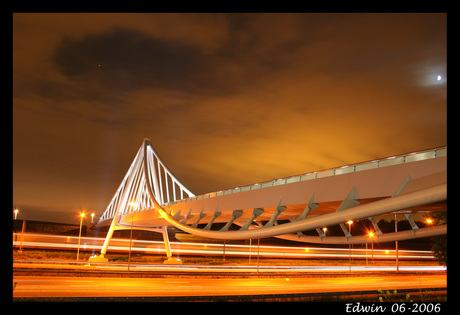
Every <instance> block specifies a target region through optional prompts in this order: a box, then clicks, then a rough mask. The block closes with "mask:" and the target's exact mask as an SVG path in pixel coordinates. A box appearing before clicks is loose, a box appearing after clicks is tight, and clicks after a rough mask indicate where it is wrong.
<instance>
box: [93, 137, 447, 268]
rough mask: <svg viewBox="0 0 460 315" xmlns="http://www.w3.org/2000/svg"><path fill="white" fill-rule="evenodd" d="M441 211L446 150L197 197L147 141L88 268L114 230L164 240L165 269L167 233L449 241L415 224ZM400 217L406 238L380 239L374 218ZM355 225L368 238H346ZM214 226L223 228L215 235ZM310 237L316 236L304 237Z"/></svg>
mask: <svg viewBox="0 0 460 315" xmlns="http://www.w3.org/2000/svg"><path fill="white" fill-rule="evenodd" d="M446 210H447V147H441V148H436V149H430V150H424V151H420V152H414V153H409V154H403V155H398V156H392V157H387V158H383V159H379V160H374V161H369V162H363V163H359V164H354V165H347V166H341V167H338V168H334V169H328V170H322V171H318V172H312V173H308V174H303V175H297V176H293V177H288V178H281V179H277V180H272V181H268V182H263V183H257V184H253V185H249V186H244V187H238V188H234V189H228V190H223V191H218V192H213V193H208V194H205V195H201V196H195V195H194V194H193V193H192V192H191V191H190V190H188V189H187V188H186V187H185V186H184V185H183V184H182V183H181V182H180V181H179V180H178V179H177V178H176V177H175V176H174V175H173V173H172V172H171V171H170V170H169V169H168V168H167V167H166V165H165V164H164V162H163V161H162V160H161V158H160V157H159V155H158V153H157V152H156V151H155V150H154V149H153V147H152V145H151V143H150V140H149V139H144V142H143V144H142V145H141V147H140V148H139V151H138V152H137V155H136V157H135V158H134V161H133V162H132V164H131V166H130V168H129V170H128V172H127V173H126V175H125V177H124V179H123V181H122V182H121V184H120V186H119V188H118V190H117V192H116V193H115V195H114V196H113V198H112V200H111V202H110V204H109V205H108V207H107V209H106V210H105V212H104V213H103V214H102V216H101V217H100V218H99V221H98V222H97V225H98V226H104V225H109V226H110V227H109V230H108V233H107V237H106V239H105V242H104V245H103V247H102V250H101V254H100V255H99V256H95V257H92V258H90V261H105V260H106V259H105V258H104V255H105V254H106V252H107V249H108V246H109V243H110V239H111V237H112V235H113V232H114V231H115V230H122V229H138V230H150V231H156V232H161V233H163V238H164V241H165V247H166V253H167V256H168V260H167V261H166V262H170V263H174V262H176V261H177V260H175V259H172V255H171V250H170V246H169V240H168V234H167V227H168V226H174V227H176V228H178V229H180V230H182V231H185V232H187V233H191V234H194V235H198V236H202V237H208V238H217V239H223V240H226V239H227V240H228V239H232V240H235V239H258V238H265V237H279V238H283V239H288V240H294V241H299V242H308V243H322V244H357V243H360V244H361V243H373V242H390V241H397V240H407V239H412V238H421V237H430V236H436V235H442V234H446V233H447V224H443V225H435V226H430V227H423V228H420V227H419V226H417V224H416V222H415V220H414V219H413V217H412V214H413V213H429V212H433V211H446ZM397 213H400V214H403V215H404V217H405V218H406V219H407V220H408V221H409V223H410V225H411V227H412V228H411V230H406V231H399V232H398V231H395V232H392V233H382V231H381V230H380V228H379V226H378V224H377V222H376V219H375V216H379V215H383V214H397ZM358 219H369V221H370V222H371V223H372V225H373V227H374V230H375V233H374V236H373V237H369V236H368V235H352V234H351V233H350V231H349V229H348V228H347V225H346V222H348V221H349V220H358ZM214 223H224V224H225V225H224V226H222V224H220V225H219V229H213V228H212V226H213V224H214ZM333 225H340V227H341V228H342V230H343V233H344V236H341V237H339V236H327V233H325V232H324V231H323V228H324V227H328V226H333ZM235 226H237V227H238V228H237V229H235ZM231 227H232V228H231ZM309 230H313V231H314V230H316V231H317V234H318V235H317V236H312V235H306V234H304V233H303V232H305V231H309ZM309 234H311V233H309Z"/></svg>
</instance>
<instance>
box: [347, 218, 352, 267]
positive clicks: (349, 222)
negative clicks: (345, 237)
mask: <svg viewBox="0 0 460 315" xmlns="http://www.w3.org/2000/svg"><path fill="white" fill-rule="evenodd" d="M347 223H348V230H349V232H350V235H351V225H352V224H353V221H352V220H348V221H347ZM348 250H349V253H350V255H349V257H348V262H349V264H350V272H351V243H348Z"/></svg>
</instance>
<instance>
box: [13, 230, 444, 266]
mask: <svg viewBox="0 0 460 315" xmlns="http://www.w3.org/2000/svg"><path fill="white" fill-rule="evenodd" d="M20 239H21V237H20V235H17V233H13V240H14V241H13V246H14V247H17V246H19V243H20ZM103 242H104V239H103V238H96V237H81V246H82V247H83V249H84V250H85V251H95V250H101V248H102V244H103ZM22 246H23V248H43V249H45V248H48V249H62V250H75V249H77V248H78V237H74V236H60V235H50V234H36V233H25V234H24V241H23V243H22ZM225 247H226V248H225V255H226V256H240V257H242V256H249V255H251V256H252V257H255V256H257V251H256V250H255V248H256V246H254V245H252V246H251V245H236V244H226V245H225ZM128 248H129V239H112V242H111V244H110V246H109V248H108V249H109V252H110V251H111V252H127V251H128ZM171 249H172V252H173V253H174V254H175V255H189V256H220V255H222V254H223V244H214V243H189V242H171ZM132 251H133V252H136V253H145V254H165V252H166V251H165V248H164V243H163V242H162V241H147V240H134V241H133V246H132ZM259 255H260V257H265V258H268V257H273V258H304V259H308V258H326V259H328V258H330V259H334V258H338V259H342V258H343V259H348V258H349V255H350V253H349V249H348V248H320V247H308V248H305V247H294V246H291V247H290V246H273V245H260V247H259ZM369 255H370V251H368V252H367V254H366V250H365V249H356V248H355V249H353V250H352V257H353V259H365V258H366V256H367V257H369ZM373 257H374V259H387V260H390V259H395V257H396V255H395V251H394V250H388V249H374V253H373ZM399 258H400V259H418V260H420V259H423V260H432V259H435V257H434V256H433V253H432V252H430V251H417V250H400V251H399Z"/></svg>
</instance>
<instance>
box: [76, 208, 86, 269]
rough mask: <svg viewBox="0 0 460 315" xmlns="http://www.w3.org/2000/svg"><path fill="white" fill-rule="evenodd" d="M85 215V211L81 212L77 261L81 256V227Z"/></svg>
mask: <svg viewBox="0 0 460 315" xmlns="http://www.w3.org/2000/svg"><path fill="white" fill-rule="evenodd" d="M84 217H85V213H84V212H82V213H81V214H80V233H79V234H78V247H77V261H78V258H79V257H80V239H81V227H82V225H83V218H84Z"/></svg>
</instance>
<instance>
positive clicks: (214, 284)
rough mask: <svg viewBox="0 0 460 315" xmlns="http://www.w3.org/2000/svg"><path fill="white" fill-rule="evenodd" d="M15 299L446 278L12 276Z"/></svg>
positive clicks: (420, 283) (427, 283) (420, 285)
mask: <svg viewBox="0 0 460 315" xmlns="http://www.w3.org/2000/svg"><path fill="white" fill-rule="evenodd" d="M14 283H15V287H14V290H13V297H135V296H142V297H152V296H159V297H160V296H161V297H164V296H218V295H255V294H292V293H325V292H350V291H367V290H371V291H377V290H378V289H382V290H395V289H398V290H400V289H417V290H418V289H422V290H423V289H424V288H443V287H445V288H447V274H446V273H445V272H442V273H439V274H415V275H414V274H409V275H408V274H391V275H388V274H387V275H386V274H378V275H375V274H374V275H365V276H349V277H336V276H327V275H326V276H321V277H302V278H289V275H287V276H286V278H263V277H262V278H220V279H216V278H195V277H193V278H105V277H46V276H39V277H35V276H15V277H14V278H13V285H14Z"/></svg>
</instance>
